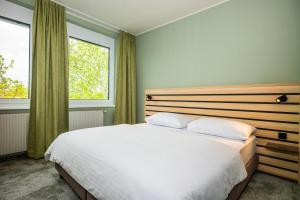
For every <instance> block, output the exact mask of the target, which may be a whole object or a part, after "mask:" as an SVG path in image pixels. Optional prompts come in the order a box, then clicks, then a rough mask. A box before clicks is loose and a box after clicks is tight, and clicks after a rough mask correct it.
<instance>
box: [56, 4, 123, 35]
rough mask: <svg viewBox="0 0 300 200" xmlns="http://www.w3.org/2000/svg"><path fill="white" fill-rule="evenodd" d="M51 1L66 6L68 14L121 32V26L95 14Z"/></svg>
mask: <svg viewBox="0 0 300 200" xmlns="http://www.w3.org/2000/svg"><path fill="white" fill-rule="evenodd" d="M51 1H52V2H54V3H57V4H59V5H61V6H63V7H65V8H66V14H68V15H71V16H73V17H77V18H79V19H82V20H84V21H87V22H89V23H92V24H94V25H97V26H101V27H103V28H106V29H108V30H111V31H113V32H116V33H119V32H120V30H122V29H121V28H119V27H117V26H114V25H112V24H109V23H106V22H104V21H102V20H99V19H97V18H95V17H93V16H90V15H88V14H85V13H83V12H81V11H79V10H76V9H74V8H71V7H69V6H66V5H64V4H62V3H59V2H57V1H56V0H51Z"/></svg>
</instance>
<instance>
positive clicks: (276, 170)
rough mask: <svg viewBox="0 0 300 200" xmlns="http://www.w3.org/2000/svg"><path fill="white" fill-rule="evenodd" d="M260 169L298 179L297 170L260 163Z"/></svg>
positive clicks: (294, 179)
mask: <svg viewBox="0 0 300 200" xmlns="http://www.w3.org/2000/svg"><path fill="white" fill-rule="evenodd" d="M257 169H258V171H261V172H265V173H269V174H273V175H276V176H280V177H284V178H287V179H290V180H293V181H297V179H298V174H297V173H296V172H292V171H288V170H284V169H280V168H277V167H272V166H268V165H264V164H258V168H257Z"/></svg>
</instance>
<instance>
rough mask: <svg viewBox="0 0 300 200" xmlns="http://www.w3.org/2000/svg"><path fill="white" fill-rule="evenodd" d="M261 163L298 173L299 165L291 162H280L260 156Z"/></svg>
mask: <svg viewBox="0 0 300 200" xmlns="http://www.w3.org/2000/svg"><path fill="white" fill-rule="evenodd" d="M259 162H260V163H264V164H267V165H273V166H276V167H280V168H284V169H288V170H292V171H296V172H297V171H298V164H297V163H295V162H289V161H285V160H280V159H276V158H271V157H267V156H262V155H260V156H259Z"/></svg>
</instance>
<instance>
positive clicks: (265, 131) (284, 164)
mask: <svg viewBox="0 0 300 200" xmlns="http://www.w3.org/2000/svg"><path fill="white" fill-rule="evenodd" d="M145 94H146V95H150V96H151V97H152V98H151V99H150V100H149V99H147V98H145V115H146V116H149V115H152V114H155V113H158V112H172V113H181V114H184V115H187V116H190V117H193V118H200V117H203V116H210V117H219V118H225V119H232V120H237V121H241V122H245V123H248V124H250V125H253V126H255V127H256V128H257V131H256V132H255V135H256V137H257V153H258V154H259V155H260V156H261V157H260V162H264V163H267V164H260V165H259V169H260V170H261V171H265V172H267V173H271V174H274V175H278V176H282V177H285V178H289V179H291V180H295V181H297V179H298V183H299V184H300V165H299V160H300V152H299V149H300V144H299V142H300V140H299V138H300V137H299V131H300V129H299V127H300V126H299V121H300V117H299V113H300V83H295V84H290V83H287V84H262V85H236V86H213V87H194V88H193V87H191V88H161V89H149V90H146V91H145ZM283 94H285V95H287V98H288V99H287V102H284V103H281V104H278V103H276V99H277V98H278V97H279V96H281V95H283ZM280 131H282V132H286V136H287V138H286V139H285V140H280V139H279V137H278V133H279V132H280ZM270 165H274V167H272V166H270ZM283 168H286V169H288V170H284V169H283ZM292 170H294V171H299V173H295V172H292Z"/></svg>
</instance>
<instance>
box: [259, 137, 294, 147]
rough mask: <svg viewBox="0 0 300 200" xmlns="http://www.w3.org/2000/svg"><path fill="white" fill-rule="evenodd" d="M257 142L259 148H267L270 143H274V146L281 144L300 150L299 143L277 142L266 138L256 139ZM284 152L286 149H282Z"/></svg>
mask: <svg viewBox="0 0 300 200" xmlns="http://www.w3.org/2000/svg"><path fill="white" fill-rule="evenodd" d="M256 141H257V145H259V146H267V144H268V143H274V144H279V145H285V146H287V147H291V148H298V144H297V143H291V142H284V141H277V140H271V139H264V138H256ZM282 150H285V149H282Z"/></svg>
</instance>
